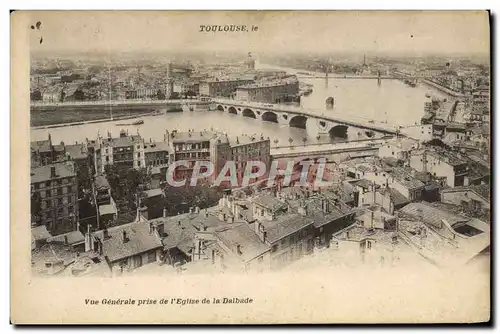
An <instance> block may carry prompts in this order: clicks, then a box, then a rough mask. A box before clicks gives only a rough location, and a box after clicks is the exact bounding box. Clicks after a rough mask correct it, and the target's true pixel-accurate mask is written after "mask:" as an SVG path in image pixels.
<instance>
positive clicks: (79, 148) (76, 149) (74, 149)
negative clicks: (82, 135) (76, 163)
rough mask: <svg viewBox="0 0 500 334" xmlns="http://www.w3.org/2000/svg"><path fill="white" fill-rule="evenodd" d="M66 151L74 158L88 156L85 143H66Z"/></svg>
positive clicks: (78, 158)
mask: <svg viewBox="0 0 500 334" xmlns="http://www.w3.org/2000/svg"><path fill="white" fill-rule="evenodd" d="M66 153H67V154H69V156H70V157H71V158H72V159H73V160H80V159H86V158H87V150H86V149H85V146H84V145H83V144H75V145H66Z"/></svg>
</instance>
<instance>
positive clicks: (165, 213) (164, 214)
mask: <svg viewBox="0 0 500 334" xmlns="http://www.w3.org/2000/svg"><path fill="white" fill-rule="evenodd" d="M165 217H167V208H163V218H165Z"/></svg>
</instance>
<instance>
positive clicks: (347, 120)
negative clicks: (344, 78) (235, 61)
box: [212, 99, 399, 140]
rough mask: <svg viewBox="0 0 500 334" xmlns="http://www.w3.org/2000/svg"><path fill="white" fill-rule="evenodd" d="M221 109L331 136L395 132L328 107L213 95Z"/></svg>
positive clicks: (363, 136) (373, 135)
mask: <svg viewBox="0 0 500 334" xmlns="http://www.w3.org/2000/svg"><path fill="white" fill-rule="evenodd" d="M212 102H213V103H214V108H215V109H216V110H219V111H221V112H227V113H229V114H234V115H240V116H243V117H249V118H254V119H258V120H261V121H265V122H273V123H278V124H282V125H288V126H291V127H295V128H300V129H306V130H307V131H308V133H311V134H313V135H318V136H329V137H330V138H333V139H343V140H361V139H367V138H371V139H377V138H382V137H384V136H387V135H395V134H397V133H399V130H398V128H397V127H396V126H393V125H390V124H386V123H381V122H376V121H374V120H368V119H361V118H358V119H354V117H341V116H337V115H325V114H324V113H330V111H327V110H324V111H315V110H307V109H302V108H298V107H293V106H283V105H274V104H262V103H252V102H243V101H234V100H222V99H215V100H213V101H212Z"/></svg>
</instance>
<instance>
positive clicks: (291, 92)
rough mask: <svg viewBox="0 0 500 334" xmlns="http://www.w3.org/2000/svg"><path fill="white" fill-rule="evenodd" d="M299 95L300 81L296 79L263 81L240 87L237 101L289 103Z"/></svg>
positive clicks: (237, 90) (237, 91) (237, 92)
mask: <svg viewBox="0 0 500 334" xmlns="http://www.w3.org/2000/svg"><path fill="white" fill-rule="evenodd" d="M298 94H299V81H298V80H297V78H296V77H291V78H285V79H279V80H272V81H262V82H258V83H252V84H248V85H244V86H240V87H238V88H237V89H236V99H237V100H240V101H248V102H262V103H279V102H288V100H290V99H292V98H293V97H296V96H297V95H298Z"/></svg>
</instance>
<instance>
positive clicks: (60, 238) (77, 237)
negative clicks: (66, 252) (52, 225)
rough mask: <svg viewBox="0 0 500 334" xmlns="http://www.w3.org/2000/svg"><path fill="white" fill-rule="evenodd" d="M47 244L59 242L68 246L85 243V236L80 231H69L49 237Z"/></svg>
mask: <svg viewBox="0 0 500 334" xmlns="http://www.w3.org/2000/svg"><path fill="white" fill-rule="evenodd" d="M47 242H60V243H67V244H68V245H74V244H78V243H82V242H85V236H84V235H83V233H82V232H80V231H71V232H68V233H64V234H59V235H56V236H54V237H51V238H49V239H48V240H47Z"/></svg>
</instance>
